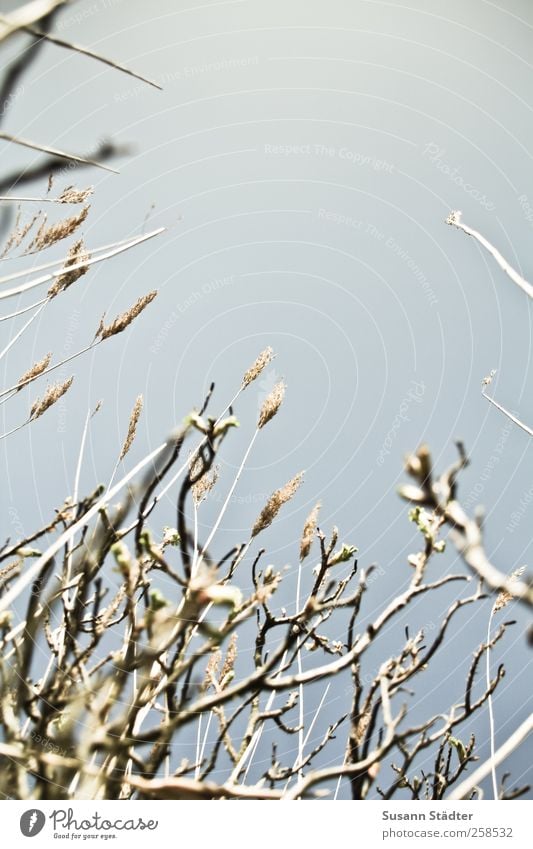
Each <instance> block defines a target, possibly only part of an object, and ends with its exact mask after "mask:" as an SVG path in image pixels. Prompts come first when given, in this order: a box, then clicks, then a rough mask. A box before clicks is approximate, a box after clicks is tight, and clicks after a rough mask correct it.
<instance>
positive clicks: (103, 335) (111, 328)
mask: <svg viewBox="0 0 533 849" xmlns="http://www.w3.org/2000/svg"><path fill="white" fill-rule="evenodd" d="M156 295H157V292H155V291H154V292H149V293H148V294H147V295H143V296H142V298H139V300H138V301H136V302H135V303H134V304H133V306H132V307H130V309H129V310H127V311H126V312H123V313H122V314H121V315H119V316H117V318H116V319H115V320H114V321H112V322H111V324H108V325H105V324H104V323H103V320H102V321H101V322H100V326H99V328H98V330H97V331H96V336H95V338H96V339H97V338H98V337H100V339H102V341H103V340H104V339H109V338H110V336H116V335H117V334H118V333H122V331H123V330H126V328H127V327H129V326H130V324H131V323H132V321H134V320H135V319H136V318H137V316H138V315H140V313H142V311H143V310H144V309H145V308H146V307H147V306H148V304H151V303H152V301H153V300H154V298H155V297H156Z"/></svg>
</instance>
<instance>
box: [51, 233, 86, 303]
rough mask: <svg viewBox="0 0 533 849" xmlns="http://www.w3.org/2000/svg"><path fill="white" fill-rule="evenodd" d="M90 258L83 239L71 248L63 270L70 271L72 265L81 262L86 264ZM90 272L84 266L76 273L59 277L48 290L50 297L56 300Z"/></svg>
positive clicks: (68, 273)
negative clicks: (56, 297)
mask: <svg viewBox="0 0 533 849" xmlns="http://www.w3.org/2000/svg"><path fill="white" fill-rule="evenodd" d="M90 257H91V255H90V253H89V252H88V251H86V250H85V245H84V242H83V239H78V241H77V242H74V244H73V245H71V246H70V248H69V252H68V254H67V258H66V260H65V265H64V266H63V268H64V269H68V267H69V266H70V265H78V264H79V263H80V262H85V261H86V260H88V259H90ZM88 271H89V266H88V265H84V266H82V267H81V268H77V269H75V270H74V271H66V273H65V274H61V276H60V277H57V278H56V280H54V282H53V283H52V285H51V286H50V288H49V290H48V297H49V298H55V296H56V295H58V294H59V292H62V291H63V290H64V289H68V287H69V286H72V284H73V283H75V282H76V280H79V279H80V277H83V275H84V274H87V272H88Z"/></svg>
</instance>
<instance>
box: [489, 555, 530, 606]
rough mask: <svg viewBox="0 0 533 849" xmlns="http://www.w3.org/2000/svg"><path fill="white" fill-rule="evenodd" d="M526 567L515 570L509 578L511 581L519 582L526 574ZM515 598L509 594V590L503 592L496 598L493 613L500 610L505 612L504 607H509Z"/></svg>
mask: <svg viewBox="0 0 533 849" xmlns="http://www.w3.org/2000/svg"><path fill="white" fill-rule="evenodd" d="M525 568H526V567H525V566H519V568H518V569H515V570H514V572H511V574H510V576H509V580H510V581H518V579H519V578H520V577H521V576H522V575H523V574H524V570H525ZM513 598H514V596H513V595H512V593H509V592H507V590H502V591H501V593H499V594H498V596H497V597H496V601H495V602H494V607H493V608H492V612H493V613H498V611H499V610H503V608H504V607H507V605H508V604H509V602H510V601H512V600H513Z"/></svg>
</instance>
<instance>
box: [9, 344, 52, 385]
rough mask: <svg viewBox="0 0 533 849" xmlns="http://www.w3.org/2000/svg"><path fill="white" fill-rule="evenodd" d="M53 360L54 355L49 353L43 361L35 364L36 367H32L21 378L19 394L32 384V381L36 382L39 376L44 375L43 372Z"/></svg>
mask: <svg viewBox="0 0 533 849" xmlns="http://www.w3.org/2000/svg"><path fill="white" fill-rule="evenodd" d="M51 359H52V354H51V353H48V354H46V356H44V357H43V358H42V360H39V362H37V363H34V365H32V367H31V368H30V369H28V371H25V372H24V374H23V375H22V377H20V378H19V380H18V383H19V386H18V388H17V392H19V391H20V390H21V389H22V387H23V386H26V384H28V383H31V382H32V380H35V378H36V377H39V375H40V374H42V373H43V371H45V370H46V369H47V368H48V366H49V365H50V360H51Z"/></svg>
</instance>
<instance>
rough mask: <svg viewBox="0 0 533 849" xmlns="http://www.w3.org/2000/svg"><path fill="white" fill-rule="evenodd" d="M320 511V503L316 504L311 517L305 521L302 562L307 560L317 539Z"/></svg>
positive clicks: (310, 514)
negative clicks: (315, 538) (314, 540)
mask: <svg viewBox="0 0 533 849" xmlns="http://www.w3.org/2000/svg"><path fill="white" fill-rule="evenodd" d="M319 510H320V502H318V503H317V504H315V506H314V507H313V509H312V510H311V512H310V513H309V516H308V517H307V519H306V520H305V525H304V528H303V531H302V536H301V539H300V560H305V558H306V557H307V555H308V554H309V552H310V550H311V545H312V543H313V539H314V537H315V531H316V524H317V520H318V512H319Z"/></svg>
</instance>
